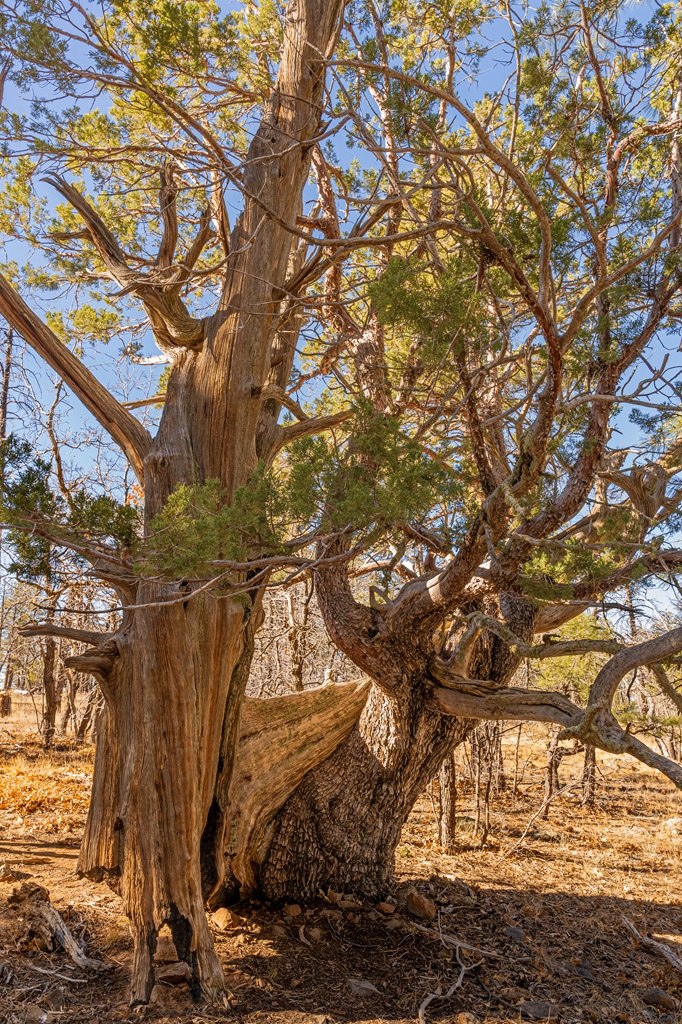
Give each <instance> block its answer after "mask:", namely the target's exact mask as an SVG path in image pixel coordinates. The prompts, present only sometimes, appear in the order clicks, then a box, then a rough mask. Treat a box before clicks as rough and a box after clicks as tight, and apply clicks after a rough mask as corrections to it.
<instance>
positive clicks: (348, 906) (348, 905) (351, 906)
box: [336, 900, 360, 910]
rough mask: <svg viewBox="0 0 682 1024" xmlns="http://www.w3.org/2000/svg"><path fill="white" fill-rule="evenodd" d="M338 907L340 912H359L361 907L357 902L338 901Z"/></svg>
mask: <svg viewBox="0 0 682 1024" xmlns="http://www.w3.org/2000/svg"><path fill="white" fill-rule="evenodd" d="M336 905H337V907H339V909H340V910H357V908H358V907H359V906H360V904H359V903H356V902H355V900H338V901H337V904H336Z"/></svg>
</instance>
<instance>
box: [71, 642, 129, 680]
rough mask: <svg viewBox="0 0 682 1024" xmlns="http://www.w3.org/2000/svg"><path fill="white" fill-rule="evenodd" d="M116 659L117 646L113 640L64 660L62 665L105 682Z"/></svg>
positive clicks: (117, 656)
mask: <svg viewBox="0 0 682 1024" xmlns="http://www.w3.org/2000/svg"><path fill="white" fill-rule="evenodd" d="M118 658H119V649H118V644H117V642H116V640H115V639H109V640H105V641H104V642H103V643H101V644H98V645H97V646H96V647H90V648H89V649H88V650H87V651H83V653H82V654H75V655H73V656H72V657H70V658H65V659H64V665H65V666H66V667H67V668H72V669H75V671H76V672H87V673H89V674H90V675H92V676H94V677H95V678H96V679H97V680H99V681H100V682H107V680H108V679H109V676H110V675H111V671H112V669H113V667H114V665H115V664H116V662H117V660H118Z"/></svg>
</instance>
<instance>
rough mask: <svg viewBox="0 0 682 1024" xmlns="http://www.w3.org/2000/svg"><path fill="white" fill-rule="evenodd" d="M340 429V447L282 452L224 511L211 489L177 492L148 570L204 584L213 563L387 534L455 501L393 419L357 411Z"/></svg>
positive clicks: (158, 529) (216, 488)
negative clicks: (298, 543) (307, 540)
mask: <svg viewBox="0 0 682 1024" xmlns="http://www.w3.org/2000/svg"><path fill="white" fill-rule="evenodd" d="M344 427H345V428H346V429H345V439H344V440H343V442H342V443H340V444H334V442H333V441H332V440H330V439H329V438H327V437H324V436H309V437H303V438H300V439H299V440H297V441H296V442H294V443H292V444H291V445H289V447H288V449H287V453H286V455H285V456H284V457H283V459H282V464H281V465H280V466H275V467H273V468H269V469H268V468H267V467H265V466H264V465H263V464H261V465H260V466H259V467H258V470H257V471H256V473H255V474H254V475H253V477H252V478H251V480H250V481H249V483H248V484H247V485H245V486H244V487H241V488H239V489H238V490H237V492H236V494H235V495H234V499H233V501H232V503H231V504H227V502H226V498H225V494H224V491H223V489H222V487H221V485H220V482H219V481H217V480H210V481H208V482H207V483H206V484H202V485H196V486H188V485H185V484H183V485H181V486H179V487H177V488H176V489H175V491H174V492H173V494H172V495H171V496H170V497H169V499H168V500H167V502H166V505H165V507H164V509H163V511H162V512H161V513H160V514H159V515H158V516H156V517H155V519H154V521H153V523H152V525H151V531H150V537H149V539H148V540H147V541H146V542H145V545H144V557H145V560H146V563H147V566H146V569H149V570H156V571H159V570H160V571H163V572H165V573H168V574H170V575H174V576H178V575H181V576H191V575H197V574H202V573H205V572H206V571H207V568H206V567H207V564H208V563H210V562H213V561H217V560H220V559H226V560H230V561H237V562H242V561H245V560H246V559H248V558H250V557H253V555H254V554H258V553H261V552H263V551H265V552H266V553H278V552H283V551H285V550H286V548H285V546H284V545H285V544H286V542H287V541H289V540H290V539H292V537H295V536H296V535H297V534H298V533H301V532H303V533H305V532H307V531H309V530H319V531H322V532H325V533H330V532H335V531H338V530H344V529H350V530H351V531H352V532H353V533H354V534H355V535H356V536H362V535H363V534H365V535H369V534H370V533H371V532H372V531H376V530H378V531H379V532H384V531H389V532H390V531H391V529H393V528H394V527H396V526H397V525H399V524H401V523H404V522H411V523H412V522H415V521H419V520H420V518H421V517H423V516H425V515H426V514H427V513H428V512H429V511H430V510H431V509H432V507H433V505H434V503H436V502H437V501H442V500H447V498H448V496H451V495H454V494H455V492H456V491H457V486H456V484H455V481H454V479H453V478H452V476H451V475H450V474H449V473H448V472H447V471H446V470H445V469H444V468H443V466H442V465H440V464H439V463H437V462H435V461H434V460H432V459H430V458H429V457H428V456H427V455H425V453H424V451H423V448H422V446H421V445H419V444H418V443H417V442H416V441H414V440H413V439H411V438H410V437H409V436H407V435H406V434H405V432H404V430H403V429H402V427H401V424H400V423H399V421H398V420H397V419H396V418H393V417H380V416H375V415H373V414H372V412H371V410H370V408H369V406H368V405H367V404H366V403H360V404H358V406H357V407H356V408H355V410H354V417H353V419H352V420H350V421H348V423H346V424H344Z"/></svg>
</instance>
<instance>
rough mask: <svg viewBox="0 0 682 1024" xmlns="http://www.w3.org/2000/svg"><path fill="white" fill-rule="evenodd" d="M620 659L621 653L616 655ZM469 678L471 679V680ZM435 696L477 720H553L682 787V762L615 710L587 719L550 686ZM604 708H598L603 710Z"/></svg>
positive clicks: (439, 691) (449, 709) (567, 732)
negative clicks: (624, 724) (633, 730)
mask: <svg viewBox="0 0 682 1024" xmlns="http://www.w3.org/2000/svg"><path fill="white" fill-rule="evenodd" d="M616 657H620V655H616ZM465 682H467V683H471V680H466V681H465ZM434 698H435V700H436V703H437V705H438V707H439V708H440V710H441V711H442V712H443V714H446V715H458V716H460V717H462V718H476V719H481V720H483V721H504V720H508V721H522V722H553V723H555V724H557V725H561V726H563V727H564V730H563V732H562V733H561V734H560V738H561V739H569V738H573V737H578V738H579V739H582V740H583V741H585V742H587V743H591V744H592V745H593V746H595V747H599V749H600V750H606V751H608V752H609V753H612V754H630V756H631V757H634V758H636V760H638V761H641V762H642V763H643V764H646V765H648V766H649V767H650V768H655V769H656V770H657V771H659V772H661V773H662V774H663V775H665V776H666V777H667V778H669V779H670V781H671V782H673V783H674V784H675V785H676V786H677V788H678V789H682V765H680V764H678V763H677V762H675V761H671V760H670V758H668V757H663V755H662V754H657V753H656V752H655V751H653V750H652V749H651V748H650V747H647V745H646V744H645V743H642V742H641V740H638V739H637V738H636V737H635V736H632V735H631V734H630V733H629V732H626V730H625V729H622V728H621V727H620V725H619V724H618V722H617V721H616V720H615V718H614V717H613V715H612V714H611V713H610V712H606V711H601V713H599V714H592V715H590V716H588V717H589V721H586V715H585V711H584V710H583V709H582V708H579V707H577V706H576V705H575V704H573V703H572V702H571V701H570V700H568V699H567V698H566V697H564V696H563V694H561V693H555V692H553V691H545V690H524V689H512V688H509V689H499V690H493V691H491V692H489V693H471V692H464V691H463V690H455V689H449V688H448V689H446V688H445V687H437V688H436V689H435V690H434ZM598 710H599V709H596V708H595V709H593V711H598Z"/></svg>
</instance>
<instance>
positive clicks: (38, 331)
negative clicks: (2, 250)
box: [0, 274, 151, 483]
mask: <svg viewBox="0 0 682 1024" xmlns="http://www.w3.org/2000/svg"><path fill="white" fill-rule="evenodd" d="M0 313H1V314H2V316H4V318H5V320H7V322H8V323H9V324H11V325H12V327H14V329H15V330H16V331H17V332H18V333H19V334H21V336H22V337H23V338H24V339H25V340H26V341H27V342H28V344H29V345H30V346H31V348H32V349H34V350H35V351H36V352H37V353H38V355H39V356H41V358H43V359H44V360H45V361H46V362H47V363H48V364H49V365H50V366H51V367H52V369H53V370H55V371H56V372H57V373H58V374H59V375H60V376H61V377H62V379H63V380H64V382H65V383H66V384H67V385H68V387H69V388H70V389H71V390H72V391H73V393H74V394H75V395H76V397H77V398H79V399H80V401H81V402H82V403H83V405H84V406H85V407H86V409H88V411H89V412H91V413H92V415H93V416H94V417H95V419H96V420H97V421H98V423H100V425H101V426H103V427H104V429H105V430H106V431H107V432H108V433H109V434H110V436H111V437H112V438H113V439H114V441H116V443H117V444H118V445H119V447H120V448H121V449H122V451H123V452H124V453H125V455H126V456H127V458H128V461H129V462H130V464H131V466H132V467H133V469H134V470H135V473H136V475H137V477H138V480H139V481H140V483H144V470H143V461H144V457H145V455H146V454H147V452H148V451H149V447H150V445H151V437H150V436H149V434H148V432H147V431H146V430H145V428H144V427H143V426H142V424H141V423H140V422H139V421H138V420H136V419H135V417H134V416H131V414H130V413H129V412H128V411H127V410H126V409H124V408H123V406H122V405H120V404H119V402H117V401H116V399H115V398H114V397H113V395H111V394H110V393H109V391H107V389H106V388H105V387H104V385H103V384H101V383H100V382H99V381H98V380H97V378H96V377H95V376H94V374H93V373H91V372H90V370H88V369H87V367H85V366H84V365H83V363H82V362H81V361H80V359H77V358H76V357H75V356H74V355H73V354H72V353H71V352H70V351H69V349H68V348H67V347H66V345H63V344H62V342H61V341H60V340H59V338H58V337H57V335H56V334H54V333H53V332H52V331H51V330H50V328H49V327H47V326H46V324H44V323H43V322H42V320H40V319H39V318H38V317H37V316H36V315H35V313H34V312H33V310H31V309H29V307H28V306H27V305H26V303H25V302H24V300H23V299H22V298H21V296H20V295H19V294H18V292H16V291H15V290H14V288H13V287H12V286H11V284H10V283H9V281H7V279H6V278H5V277H3V276H2V274H0Z"/></svg>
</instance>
